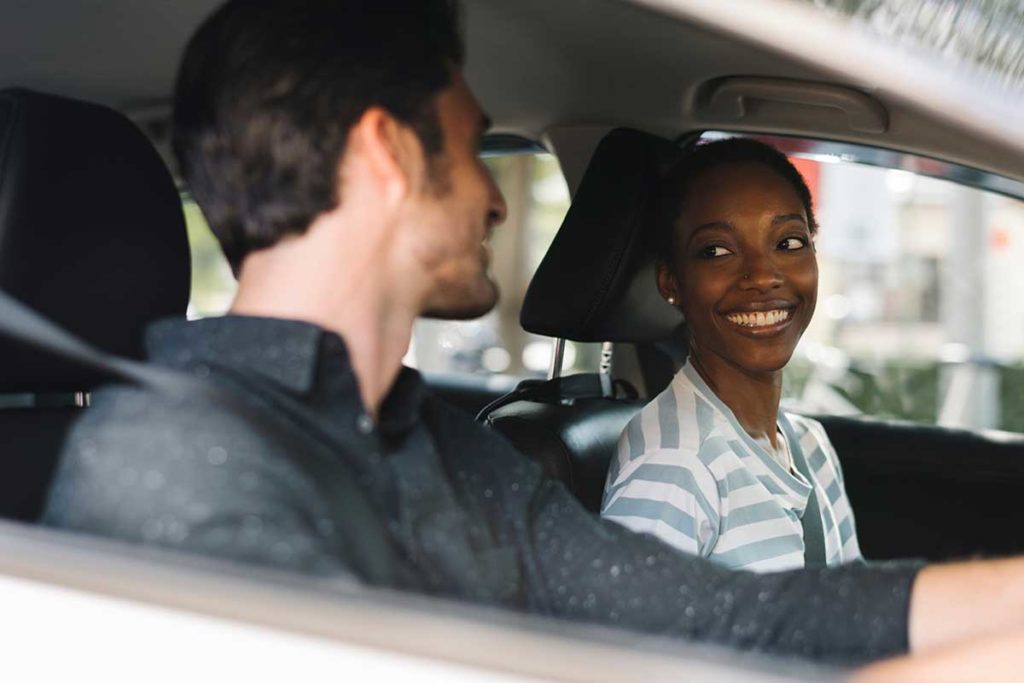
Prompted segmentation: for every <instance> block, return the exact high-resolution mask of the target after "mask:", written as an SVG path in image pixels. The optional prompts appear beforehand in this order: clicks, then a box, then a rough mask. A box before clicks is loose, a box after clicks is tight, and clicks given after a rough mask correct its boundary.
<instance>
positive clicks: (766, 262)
mask: <svg viewBox="0 0 1024 683" xmlns="http://www.w3.org/2000/svg"><path fill="white" fill-rule="evenodd" d="M781 284H782V273H780V272H779V269H778V266H777V265H776V263H775V261H774V259H772V258H770V257H765V256H761V255H755V256H748V257H747V258H746V259H744V262H743V276H742V278H741V279H740V287H741V288H743V289H755V290H759V291H768V290H770V289H774V288H775V287H778V286H779V285H781Z"/></svg>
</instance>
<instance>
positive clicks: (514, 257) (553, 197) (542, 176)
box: [183, 154, 600, 377]
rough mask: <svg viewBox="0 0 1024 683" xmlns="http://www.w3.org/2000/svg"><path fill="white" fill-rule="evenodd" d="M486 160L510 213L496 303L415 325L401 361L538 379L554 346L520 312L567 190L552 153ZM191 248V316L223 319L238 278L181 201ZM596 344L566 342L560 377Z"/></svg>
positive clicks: (588, 357) (499, 233) (502, 238)
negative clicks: (484, 310) (478, 312)
mask: <svg viewBox="0 0 1024 683" xmlns="http://www.w3.org/2000/svg"><path fill="white" fill-rule="evenodd" d="M485 163H486V164H487V166H488V168H489V169H490V170H491V172H492V173H493V175H494V177H495V180H496V181H497V182H498V185H499V187H500V188H501V190H502V192H503V193H504V195H505V199H506V201H507V203H508V207H509V213H508V219H507V220H506V221H505V223H504V224H503V225H501V226H499V227H498V229H497V230H496V231H495V233H494V236H493V237H492V239H491V244H492V252H493V259H492V266H491V267H492V272H493V275H494V277H495V279H496V280H497V282H498V285H499V287H500V288H501V293H502V296H501V301H500V302H499V304H498V306H497V307H496V308H495V310H493V311H492V312H491V313H489V314H487V315H486V316H484V317H482V318H479V319H477V320H470V321H463V322H450V321H438V320H420V321H418V322H417V323H416V325H415V328H414V330H413V340H412V344H411V346H410V349H409V353H408V354H407V356H406V358H405V362H406V363H407V364H409V365H412V366H414V367H418V368H419V369H421V370H423V371H425V372H431V373H454V374H463V375H478V376H481V377H487V376H490V375H510V376H513V377H527V376H535V377H536V376H543V375H545V374H546V373H547V370H548V366H549V364H550V360H551V351H552V343H551V340H550V339H548V338H546V337H539V336H537V335H532V334H528V333H526V332H524V331H523V329H522V328H521V327H520V326H519V310H520V308H521V307H522V301H523V296H524V295H525V293H526V287H527V285H528V284H529V281H530V278H531V277H532V276H533V273H534V271H535V270H536V269H537V266H538V265H539V264H540V261H541V259H542V258H543V256H544V253H545V252H546V251H547V248H548V246H549V245H550V244H551V240H552V239H554V236H555V233H556V232H557V231H558V227H559V226H560V225H561V222H562V219H563V218H564V217H565V213H566V211H567V210H568V208H569V192H568V189H567V187H566V184H565V179H564V178H563V176H562V171H561V169H560V168H559V166H558V161H557V160H556V159H555V157H554V156H552V155H550V154H513V155H505V156H491V157H487V158H486V159H485ZM183 202H184V207H185V217H186V220H187V223H188V234H189V241H190V243H191V247H192V297H191V300H190V302H189V316H190V317H192V318H198V317H205V316H212V315H221V314H223V313H224V312H225V311H226V310H227V309H228V307H229V306H230V304H231V299H232V297H233V296H234V292H235V286H236V283H235V280H234V278H233V277H232V275H231V269H230V268H229V267H228V264H227V261H226V260H225V259H224V256H223V254H222V253H221V251H220V248H219V247H218V245H217V241H216V239H215V238H214V237H213V235H212V234H211V233H210V229H209V227H208V226H207V224H206V222H205V220H204V219H203V216H202V213H201V212H200V210H199V207H198V206H197V205H196V204H195V202H194V201H193V200H192V199H191V198H190V197H188V196H187V195H186V196H184V197H183ZM599 357H600V349H599V347H598V345H595V344H575V343H569V344H567V345H566V351H565V360H564V364H563V368H564V371H565V372H567V373H568V372H577V371H583V370H592V369H596V368H597V365H598V361H599Z"/></svg>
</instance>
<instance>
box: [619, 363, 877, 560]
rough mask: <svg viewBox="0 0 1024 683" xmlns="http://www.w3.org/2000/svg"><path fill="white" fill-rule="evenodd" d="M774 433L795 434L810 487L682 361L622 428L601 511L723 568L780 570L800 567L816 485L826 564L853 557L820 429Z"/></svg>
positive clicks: (786, 428) (852, 534)
mask: <svg viewBox="0 0 1024 683" xmlns="http://www.w3.org/2000/svg"><path fill="white" fill-rule="evenodd" d="M779 427H780V429H782V430H783V432H784V433H788V434H790V435H791V437H792V438H791V439H790V444H789V446H790V450H791V451H792V452H793V457H794V458H797V457H805V458H806V459H807V462H808V465H809V467H808V469H809V470H810V472H811V475H812V476H811V479H812V481H810V482H808V481H807V480H806V479H805V478H804V477H803V476H802V475H800V474H799V473H796V472H788V471H786V470H785V469H784V468H783V467H782V466H780V465H779V463H778V461H777V460H776V459H775V458H774V457H772V455H771V454H769V453H768V452H767V451H766V450H765V449H764V448H763V447H761V446H760V445H759V444H758V443H757V442H755V441H754V440H753V439H752V438H751V437H750V436H749V435H748V434H747V433H746V432H745V431H744V430H743V429H742V427H740V424H739V422H738V420H737V419H736V416H735V415H734V414H733V412H732V411H731V410H730V409H729V408H728V407H727V406H726V405H725V404H724V403H722V401H721V400H720V399H719V398H718V397H717V396H716V395H715V393H714V392H713V391H711V389H710V388H708V386H707V385H706V384H705V383H704V381H703V379H701V377H700V375H699V374H697V372H696V370H694V368H693V367H692V366H691V365H690V364H689V363H687V364H686V365H685V366H684V367H683V369H682V370H680V372H679V373H678V374H677V375H676V377H675V378H674V379H673V380H672V383H671V384H670V385H669V387H668V388H667V389H666V390H665V391H664V392H662V393H661V394H660V395H659V396H658V397H657V398H656V399H655V400H654V401H652V402H651V403H649V404H647V406H645V407H644V409H643V410H642V411H640V413H638V414H637V415H636V416H635V417H634V418H633V420H631V421H630V423H629V424H628V425H627V426H626V429H625V430H624V431H623V433H622V436H621V437H620V439H619V445H618V452H617V456H616V458H615V459H614V461H613V463H612V466H611V469H610V471H609V473H608V482H607V484H606V487H605V496H604V503H603V505H602V512H601V514H602V515H603V516H604V517H607V518H608V519H612V520H615V521H616V522H619V523H620V524H622V525H624V526H626V527H628V528H630V529H632V530H634V531H637V532H643V533H651V534H654V535H655V536H657V537H659V538H660V539H662V540H663V541H665V542H666V543H668V544H669V545H672V546H674V547H676V548H678V549H680V550H682V551H684V552H687V553H691V554H694V555H701V556H704V557H708V558H710V559H711V560H714V561H716V562H720V563H721V564H724V565H725V566H727V567H730V568H734V569H748V570H752V571H763V572H767V571H780V570H783V569H792V568H796V567H802V566H803V564H804V555H803V553H804V543H803V527H802V525H801V523H800V520H801V517H802V516H803V514H804V509H805V508H806V506H807V500H808V497H809V495H810V491H811V486H814V490H815V492H816V494H817V499H818V506H819V508H820V513H821V523H822V529H823V530H824V532H825V554H826V558H827V562H828V564H829V565H830V566H833V565H837V564H842V563H844V562H850V561H852V560H856V559H859V558H860V557H861V554H860V548H859V546H858V545H857V534H856V526H855V523H854V519H853V510H852V508H851V507H850V503H849V500H848V499H847V497H846V491H845V489H844V487H843V475H842V470H841V469H840V466H839V459H838V457H837V456H836V453H835V450H834V449H833V448H832V444H831V443H830V442H829V440H828V436H827V435H826V434H825V430H824V428H822V426H821V425H820V424H819V423H817V422H815V421H814V420H811V419H808V418H805V417H799V416H796V415H786V414H783V413H780V414H779Z"/></svg>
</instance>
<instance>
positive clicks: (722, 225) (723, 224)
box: [690, 221, 736, 239]
mask: <svg viewBox="0 0 1024 683" xmlns="http://www.w3.org/2000/svg"><path fill="white" fill-rule="evenodd" d="M735 229H736V226H735V225H733V224H732V223H730V222H729V221H711V222H710V223H701V224H700V225H698V226H697V227H696V228H694V229H693V232H692V233H690V239H693V238H694V237H696V236H697V235H699V234H700V233H702V232H703V231H705V230H729V231H733V230H735Z"/></svg>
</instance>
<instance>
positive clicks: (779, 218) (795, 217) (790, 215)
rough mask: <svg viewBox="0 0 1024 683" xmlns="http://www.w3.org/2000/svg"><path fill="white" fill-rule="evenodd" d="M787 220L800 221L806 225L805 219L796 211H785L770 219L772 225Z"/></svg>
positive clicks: (786, 221)
mask: <svg viewBox="0 0 1024 683" xmlns="http://www.w3.org/2000/svg"><path fill="white" fill-rule="evenodd" d="M789 221H800V222H801V223H803V224H804V225H807V219H806V218H804V217H803V216H801V215H800V214H798V213H786V214H780V215H778V216H776V217H775V218H773V219H772V225H778V224H780V223H788V222H789Z"/></svg>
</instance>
